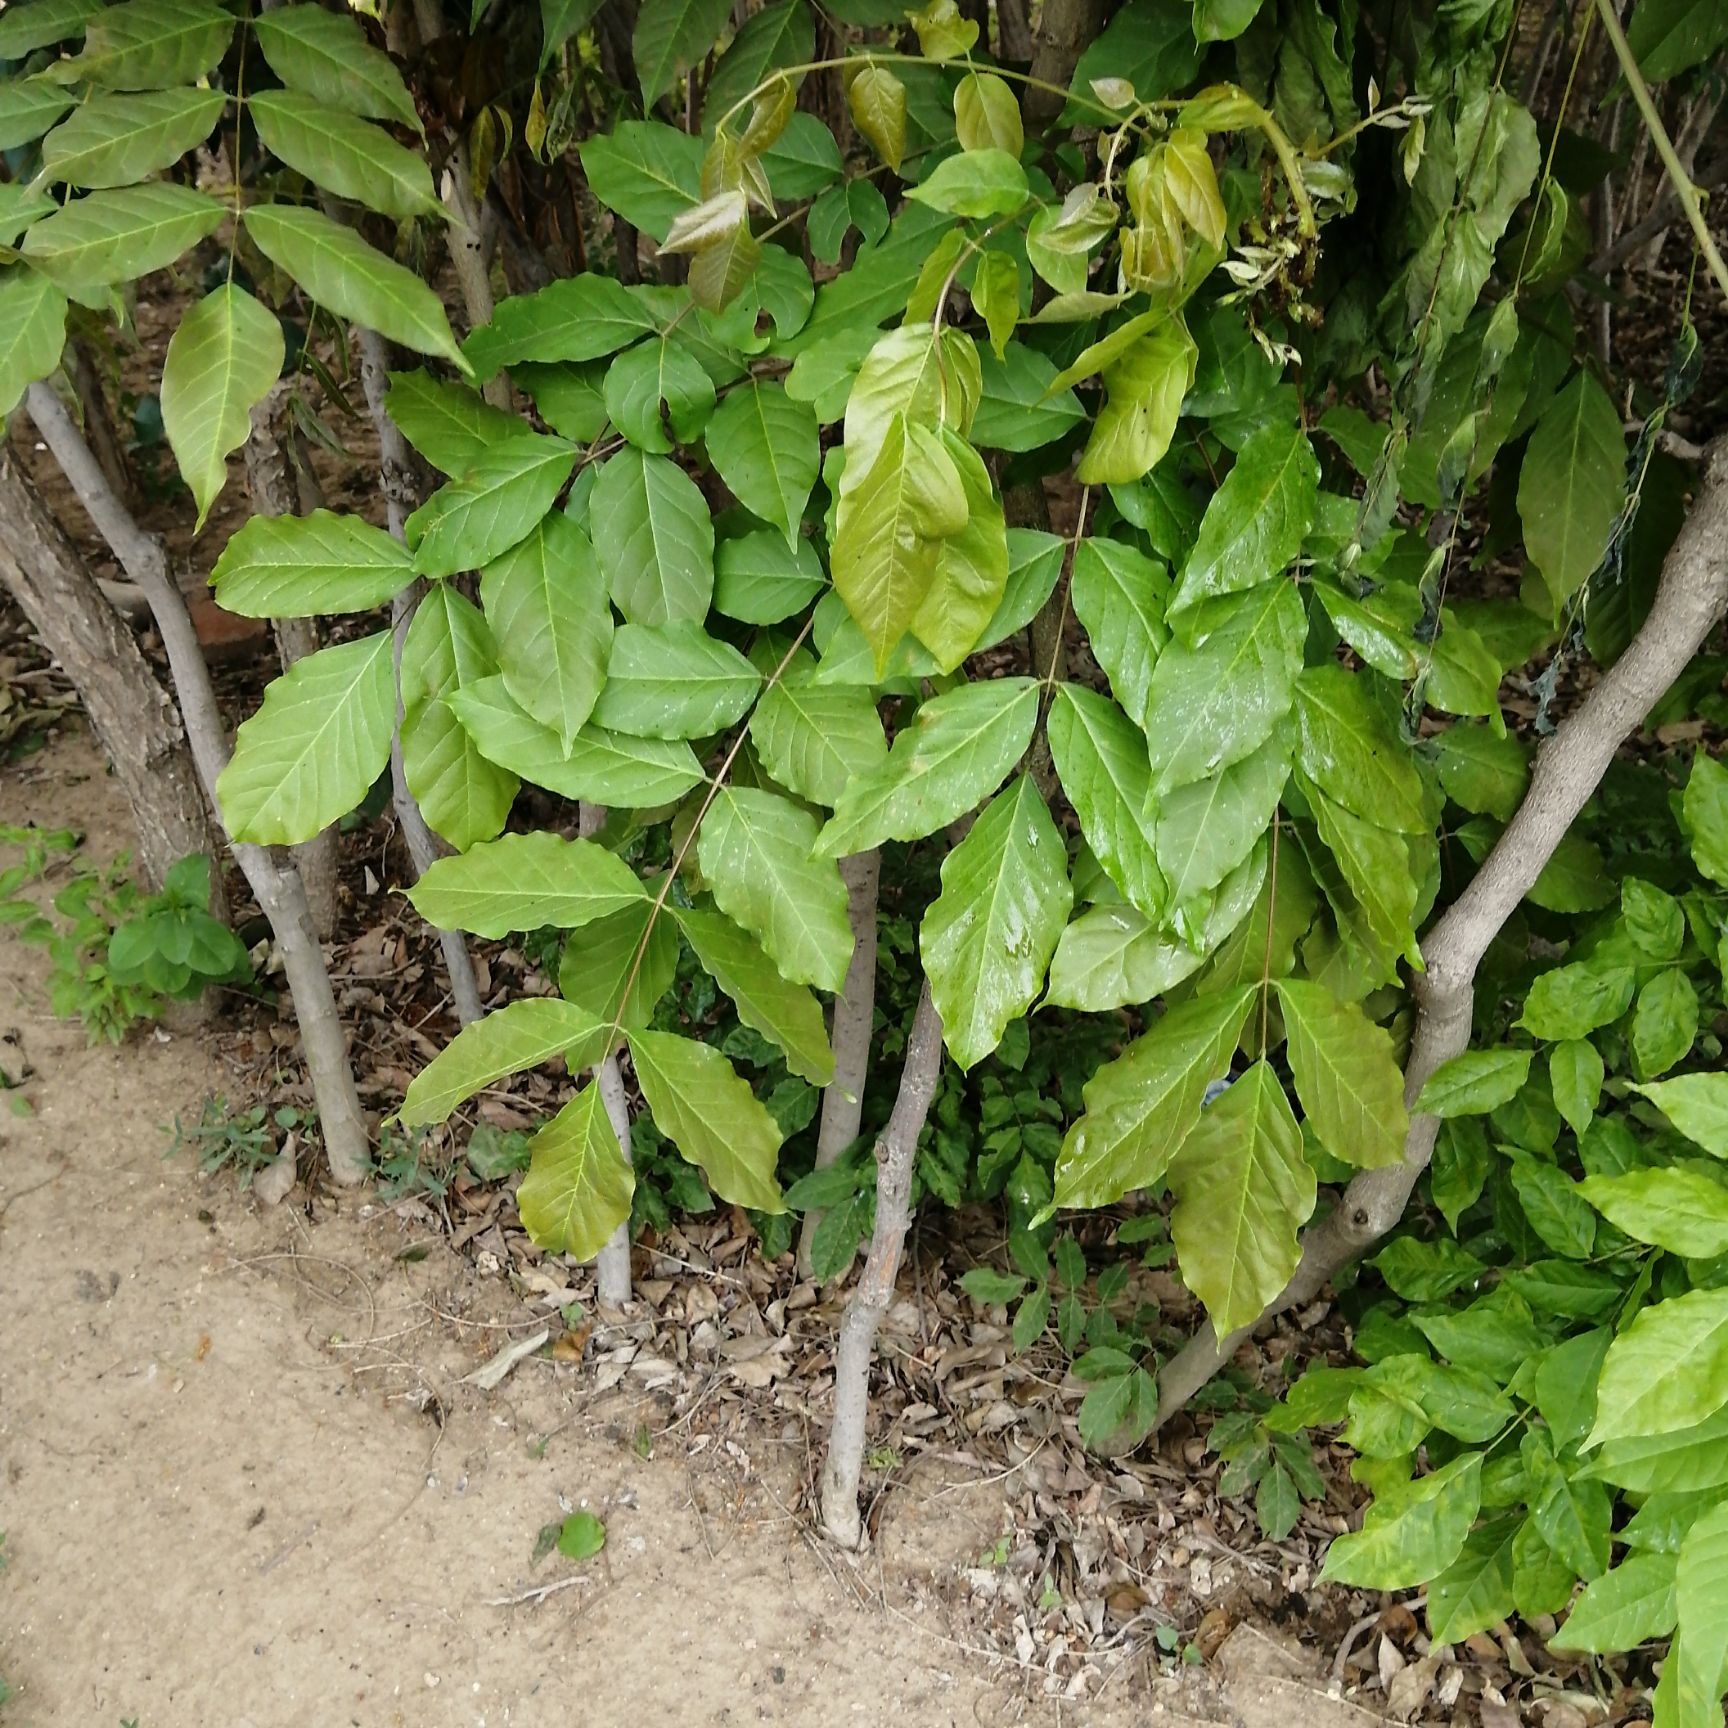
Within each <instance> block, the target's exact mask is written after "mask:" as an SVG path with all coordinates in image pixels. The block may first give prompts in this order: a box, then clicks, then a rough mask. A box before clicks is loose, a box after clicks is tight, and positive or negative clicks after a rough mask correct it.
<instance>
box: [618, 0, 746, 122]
mask: <svg viewBox="0 0 1728 1728" xmlns="http://www.w3.org/2000/svg"><path fill="white" fill-rule="evenodd" d="M730 12H731V8H730V7H729V6H728V5H727V0H644V4H643V7H642V9H641V11H640V12H639V13H638V14H637V16H636V35H635V39H634V41H633V43H632V48H633V50H634V59H635V62H636V76H637V77H638V78H639V79H640V80H641V81H642V105H643V107H644V108H652V107H653V106H654V104H655V103H656V102H657V101H659V99H660V98H661V97H662V96H664V95H665V94H666V92H667V91H668V90H670V89H671V88H672V86H673V85H674V84H675V83H677V81H678V80H679V79H680V78H682V77H683V76H684V74H685V73H686V72H688V71H689V70H690V68H691V67H692V66H695V65H697V64H698V63H699V62H700V61H701V60H702V58H703V57H704V56H705V55H706V54H707V53H708V52H709V50H710V49H711V48H712V47H713V46H714V39H715V37H717V36H718V35H719V34H720V31H721V28H722V26H723V25H724V24H725V23H726V20H727V18H728V17H729V16H730Z"/></svg>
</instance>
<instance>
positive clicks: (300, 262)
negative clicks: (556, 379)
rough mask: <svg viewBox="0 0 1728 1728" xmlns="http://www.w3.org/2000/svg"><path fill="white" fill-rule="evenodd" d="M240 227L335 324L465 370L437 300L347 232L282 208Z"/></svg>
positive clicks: (258, 212) (253, 212) (262, 209)
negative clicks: (345, 322) (359, 328)
mask: <svg viewBox="0 0 1728 1728" xmlns="http://www.w3.org/2000/svg"><path fill="white" fill-rule="evenodd" d="M139 190H145V189H144V188H139ZM86 202H88V200H86ZM220 219H221V217H220V214H218V216H217V220H218V221H219V220H220ZM245 220H246V232H247V233H248V234H249V235H251V237H252V239H253V241H254V243H255V244H256V245H257V247H258V250H259V251H260V252H262V253H263V254H264V256H265V257H266V258H268V259H269V260H270V262H271V263H272V264H275V265H277V266H279V267H280V268H281V269H283V270H286V271H287V272H288V274H289V275H290V276H292V277H293V278H294V280H295V281H296V282H298V283H299V284H300V286H301V288H303V289H304V290H305V291H306V293H307V294H309V295H310V296H311V297H312V298H313V299H314V300H316V301H318V302H319V303H320V304H322V305H324V306H326V307H328V308H329V309H330V310H331V311H332V312H334V313H335V314H336V315H337V316H338V317H339V318H347V319H349V320H351V321H352V322H353V323H356V324H364V325H365V326H367V328H368V329H372V330H376V331H377V332H378V334H379V335H380V336H385V337H388V338H389V340H390V341H392V342H399V343H400V344H401V345H402V346H403V347H404V348H412V349H413V350H414V352H415V353H417V354H436V355H439V356H440V357H441V358H443V359H446V360H449V361H450V362H452V364H454V365H455V366H456V367H457V368H458V370H460V371H462V372H463V373H467V372H468V371H469V370H470V368H469V365H468V362H467V361H466V360H465V359H464V358H463V356H462V351H461V350H460V349H459V348H458V347H457V346H456V338H455V337H454V336H453V335H451V333H450V324H449V320H448V319H446V318H445V316H444V306H443V303H442V302H441V301H440V300H439V298H438V296H437V295H436V294H435V293H434V292H433V291H432V289H431V288H429V287H428V286H427V285H426V283H424V282H423V281H421V279H420V278H419V277H418V276H416V275H415V274H414V272H413V271H412V270H405V269H404V268H403V267H402V266H401V265H400V264H397V263H395V262H394V261H392V260H391V259H389V258H386V257H385V256H384V254H383V253H382V252H377V251H374V250H373V248H372V247H370V246H368V245H367V244H366V242H365V241H364V240H362V239H361V238H360V236H359V235H358V234H356V233H355V232H354V231H353V230H352V229H351V228H345V227H343V225H342V224H341V223H340V222H334V221H332V220H331V219H330V218H329V217H328V216H326V215H324V214H323V213H322V212H321V211H317V210H303V209H291V208H289V207H288V206H287V205H282V204H254V205H252V206H251V207H250V208H248V210H247V211H246V218H245ZM212 226H214V223H213V224H212ZM206 232H207V230H206Z"/></svg>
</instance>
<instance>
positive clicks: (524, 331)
mask: <svg viewBox="0 0 1728 1728" xmlns="http://www.w3.org/2000/svg"><path fill="white" fill-rule="evenodd" d="M658 329H659V325H658V322H657V321H656V319H655V316H654V314H653V312H652V311H650V310H649V307H648V304H647V302H646V301H645V300H644V298H643V297H642V294H641V292H640V291H639V290H633V289H630V288H626V287H625V286H624V285H623V283H621V282H617V281H615V280H614V279H613V278H612V277H610V276H595V275H582V276H570V277H567V278H565V279H563V280H561V281H557V282H553V283H550V284H548V285H547V286H546V287H544V288H542V289H540V290H539V291H538V292H537V293H534V294H512V295H511V296H510V297H509V298H508V299H505V300H500V301H499V302H498V306H497V309H496V310H495V311H494V312H493V314H492V322H491V323H490V324H482V325H481V326H480V328H479V329H478V330H475V331H473V332H472V333H471V334H470V335H469V337H468V340H467V341H466V342H464V343H463V344H462V348H463V352H464V353H466V355H467V356H468V358H469V360H470V361H471V362H472V363H473V366H474V370H475V372H476V373H477V374H478V375H479V376H480V377H482V378H490V377H491V376H492V374H493V373H494V372H496V371H497V370H498V369H499V367H501V366H517V365H520V364H522V363H523V362H524V361H534V362H538V363H542V364H549V363H552V362H555V361H561V360H601V359H604V358H605V357H606V356H607V355H609V354H616V353H617V352H618V350H619V349H621V348H627V347H628V346H629V345H630V344H631V343H632V342H635V341H636V340H637V339H638V338H640V337H642V336H647V335H652V334H654V333H655V332H656V331H657V330H658Z"/></svg>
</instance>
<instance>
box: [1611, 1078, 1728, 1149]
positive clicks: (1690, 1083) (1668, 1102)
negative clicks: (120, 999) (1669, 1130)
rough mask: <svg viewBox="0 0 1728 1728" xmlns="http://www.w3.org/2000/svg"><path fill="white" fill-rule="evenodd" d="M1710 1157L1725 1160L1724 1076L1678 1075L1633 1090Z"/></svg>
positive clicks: (1727, 1090)
mask: <svg viewBox="0 0 1728 1728" xmlns="http://www.w3.org/2000/svg"><path fill="white" fill-rule="evenodd" d="M1632 1090H1633V1091H1634V1092H1640V1093H1642V1094H1643V1095H1644V1096H1645V1097H1646V1098H1648V1099H1649V1100H1650V1102H1651V1103H1652V1104H1654V1105H1655V1106H1656V1108H1657V1109H1658V1110H1660V1111H1661V1112H1662V1114H1663V1115H1664V1116H1666V1117H1667V1118H1668V1120H1669V1121H1670V1122H1672V1123H1673V1124H1674V1126H1675V1127H1676V1128H1678V1129H1679V1130H1680V1132H1681V1133H1682V1134H1684V1135H1685V1136H1686V1138H1687V1139H1688V1140H1691V1141H1693V1142H1694V1143H1695V1144H1697V1145H1699V1146H1702V1147H1703V1148H1704V1150H1705V1151H1706V1152H1708V1153H1710V1154H1711V1155H1712V1156H1713V1157H1717V1158H1728V1074H1722V1073H1709V1074H1680V1075H1676V1076H1675V1078H1674V1079H1672V1080H1653V1081H1650V1082H1648V1083H1647V1084H1645V1085H1642V1086H1634V1087H1633V1088H1632Z"/></svg>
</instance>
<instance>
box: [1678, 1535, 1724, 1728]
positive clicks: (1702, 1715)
mask: <svg viewBox="0 0 1728 1728" xmlns="http://www.w3.org/2000/svg"><path fill="white" fill-rule="evenodd" d="M1674 1597H1675V1607H1676V1610H1677V1613H1678V1617H1679V1628H1680V1629H1679V1638H1678V1641H1677V1642H1678V1648H1676V1649H1674V1650H1672V1651H1671V1652H1670V1653H1669V1657H1668V1661H1669V1663H1670V1664H1671V1665H1672V1666H1674V1667H1675V1668H1677V1669H1678V1671H1679V1690H1680V1712H1681V1719H1682V1720H1685V1721H1697V1722H1704V1721H1708V1720H1710V1719H1712V1718H1713V1717H1714V1716H1715V1714H1716V1712H1717V1711H1719V1710H1720V1709H1721V1708H1722V1683H1723V1676H1724V1673H1725V1672H1728V1508H1723V1507H1720V1506H1718V1507H1717V1508H1716V1509H1715V1510H1714V1511H1711V1512H1707V1513H1705V1514H1704V1516H1703V1517H1702V1518H1700V1519H1699V1520H1698V1522H1697V1523H1696V1524H1694V1525H1693V1526H1692V1528H1691V1529H1690V1530H1688V1531H1687V1532H1686V1539H1685V1541H1684V1542H1682V1543H1681V1545H1680V1559H1679V1564H1678V1567H1677V1569H1676V1572H1675V1578H1674ZM1664 1678H1666V1669H1665V1670H1664Z"/></svg>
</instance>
